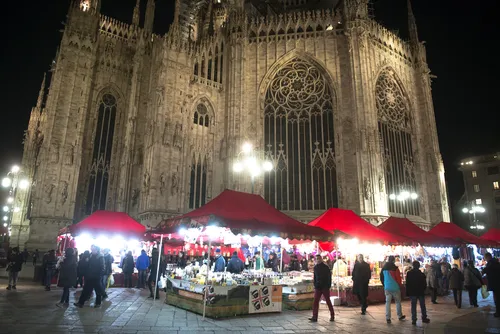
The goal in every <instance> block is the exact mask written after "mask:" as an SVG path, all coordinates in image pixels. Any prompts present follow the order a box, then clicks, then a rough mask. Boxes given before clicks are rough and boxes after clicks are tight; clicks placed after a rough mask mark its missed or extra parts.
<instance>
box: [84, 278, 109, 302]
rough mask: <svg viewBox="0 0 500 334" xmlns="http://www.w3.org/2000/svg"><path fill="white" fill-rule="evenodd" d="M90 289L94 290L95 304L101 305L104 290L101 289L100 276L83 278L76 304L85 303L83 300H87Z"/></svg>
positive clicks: (90, 292)
mask: <svg viewBox="0 0 500 334" xmlns="http://www.w3.org/2000/svg"><path fill="white" fill-rule="evenodd" d="M92 290H94V291H95V304H96V305H101V298H102V296H103V295H104V291H103V290H102V285H101V279H100V278H85V284H84V285H83V291H82V294H81V295H80V299H79V300H78V304H80V305H83V304H85V301H87V299H89V297H90V295H91V294H92Z"/></svg>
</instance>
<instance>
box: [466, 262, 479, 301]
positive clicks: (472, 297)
mask: <svg viewBox="0 0 500 334" xmlns="http://www.w3.org/2000/svg"><path fill="white" fill-rule="evenodd" d="M464 265H465V264H464ZM464 284H465V288H466V289H467V291H468V292H469V302H470V305H471V306H474V307H479V305H478V304H477V290H479V289H480V288H481V286H482V285H483V279H482V278H481V274H480V273H479V270H477V268H475V267H474V261H472V260H469V261H467V267H465V269H464Z"/></svg>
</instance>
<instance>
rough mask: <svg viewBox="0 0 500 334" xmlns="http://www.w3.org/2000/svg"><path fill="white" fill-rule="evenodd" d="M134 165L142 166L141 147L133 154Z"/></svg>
mask: <svg viewBox="0 0 500 334" xmlns="http://www.w3.org/2000/svg"><path fill="white" fill-rule="evenodd" d="M134 165H142V147H139V148H138V149H137V150H136V151H135V154H134Z"/></svg>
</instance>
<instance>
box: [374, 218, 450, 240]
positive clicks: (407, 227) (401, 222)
mask: <svg viewBox="0 0 500 334" xmlns="http://www.w3.org/2000/svg"><path fill="white" fill-rule="evenodd" d="M378 228H379V229H381V230H382V231H385V232H389V233H393V234H397V235H402V236H403V237H406V238H408V239H410V240H412V241H414V242H416V243H419V244H421V245H425V246H453V245H456V244H457V242H456V241H453V240H450V239H446V238H443V237H438V236H436V235H434V234H431V233H429V232H426V231H424V230H422V229H421V228H420V227H418V226H417V225H415V224H413V223H412V222H411V221H410V220H409V219H408V218H397V217H389V218H387V220H386V221H384V222H383V223H382V224H380V225H379V226H378Z"/></svg>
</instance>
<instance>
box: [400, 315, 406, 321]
mask: <svg viewBox="0 0 500 334" xmlns="http://www.w3.org/2000/svg"><path fill="white" fill-rule="evenodd" d="M398 319H399V321H403V320H405V319H406V315H402V316H400V317H399V318H398Z"/></svg>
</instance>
